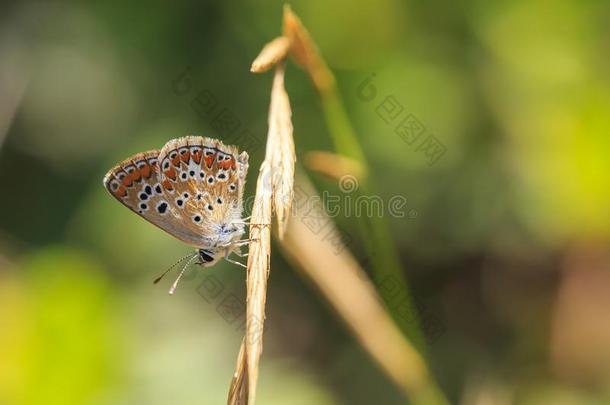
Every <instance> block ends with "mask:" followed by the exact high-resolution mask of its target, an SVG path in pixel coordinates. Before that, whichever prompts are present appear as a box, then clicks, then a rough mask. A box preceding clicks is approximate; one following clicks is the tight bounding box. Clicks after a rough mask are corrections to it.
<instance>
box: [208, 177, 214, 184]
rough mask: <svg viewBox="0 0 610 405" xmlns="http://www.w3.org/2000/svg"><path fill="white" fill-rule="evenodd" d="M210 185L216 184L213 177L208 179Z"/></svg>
mask: <svg viewBox="0 0 610 405" xmlns="http://www.w3.org/2000/svg"><path fill="white" fill-rule="evenodd" d="M208 183H210V184H212V183H214V177H212V176H210V177H208Z"/></svg>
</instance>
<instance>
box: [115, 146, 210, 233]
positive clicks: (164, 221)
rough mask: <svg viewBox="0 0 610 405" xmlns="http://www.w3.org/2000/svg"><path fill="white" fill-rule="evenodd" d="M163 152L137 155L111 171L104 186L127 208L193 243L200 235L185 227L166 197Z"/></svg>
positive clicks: (155, 151) (179, 215) (178, 213)
mask: <svg viewBox="0 0 610 405" xmlns="http://www.w3.org/2000/svg"><path fill="white" fill-rule="evenodd" d="M158 155H159V151H158V150H151V151H148V152H143V153H137V154H135V155H133V156H131V157H129V158H128V159H125V160H124V161H122V162H121V163H119V164H118V165H116V166H115V167H113V168H112V169H110V170H109V171H108V173H107V174H106V176H105V177H104V187H106V189H107V190H108V192H110V194H112V196H114V197H115V198H116V199H117V200H119V201H120V202H121V203H122V204H123V205H125V206H126V207H127V208H129V209H130V210H132V211H133V212H135V213H136V214H138V215H140V216H141V217H143V218H144V219H146V220H147V221H149V222H151V223H152V224H154V225H156V226H158V227H159V228H161V229H163V230H164V231H166V232H168V233H169V234H171V235H173V236H174V237H176V238H178V239H180V240H182V241H184V242H186V243H189V244H193V243H194V241H197V240H200V236H199V235H197V234H196V233H194V232H193V231H192V230H191V229H189V228H185V227H183V226H181V223H182V222H183V218H182V214H181V213H180V212H178V211H176V210H175V209H173V208H172V206H171V204H170V202H169V201H168V200H167V199H166V198H165V195H164V192H163V188H162V186H161V181H160V178H159V167H158V164H157V159H158Z"/></svg>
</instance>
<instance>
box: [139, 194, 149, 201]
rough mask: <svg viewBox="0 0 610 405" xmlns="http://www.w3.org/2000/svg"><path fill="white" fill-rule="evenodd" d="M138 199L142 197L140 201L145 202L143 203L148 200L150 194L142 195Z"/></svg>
mask: <svg viewBox="0 0 610 405" xmlns="http://www.w3.org/2000/svg"><path fill="white" fill-rule="evenodd" d="M138 197H140V200H143V201H144V200H148V194H146V193H140V195H139V196H138Z"/></svg>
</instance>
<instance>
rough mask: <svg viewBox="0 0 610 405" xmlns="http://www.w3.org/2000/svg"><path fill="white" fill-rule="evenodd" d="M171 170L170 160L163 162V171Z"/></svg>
mask: <svg viewBox="0 0 610 405" xmlns="http://www.w3.org/2000/svg"><path fill="white" fill-rule="evenodd" d="M167 169H169V160H166V161H165V162H163V170H167Z"/></svg>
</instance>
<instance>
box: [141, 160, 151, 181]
mask: <svg viewBox="0 0 610 405" xmlns="http://www.w3.org/2000/svg"><path fill="white" fill-rule="evenodd" d="M140 174H141V175H142V177H144V178H145V179H147V178H149V177H150V175H151V174H152V170H151V167H150V166H149V165H147V164H146V165H144V166H142V168H141V169H140Z"/></svg>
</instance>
